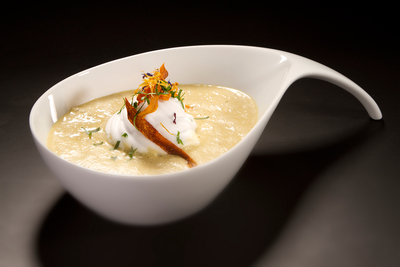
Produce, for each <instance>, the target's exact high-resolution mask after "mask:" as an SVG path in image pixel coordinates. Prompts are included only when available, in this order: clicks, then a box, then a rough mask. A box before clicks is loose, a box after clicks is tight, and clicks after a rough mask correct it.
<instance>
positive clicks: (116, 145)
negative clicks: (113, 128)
mask: <svg viewBox="0 0 400 267" xmlns="http://www.w3.org/2000/svg"><path fill="white" fill-rule="evenodd" d="M119 143H121V141H117V143H116V144H115V146H114V148H111V149H110V150H116V149H117V148H118V147H119Z"/></svg>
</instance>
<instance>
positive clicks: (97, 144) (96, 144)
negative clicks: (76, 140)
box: [93, 141, 104, 146]
mask: <svg viewBox="0 0 400 267" xmlns="http://www.w3.org/2000/svg"><path fill="white" fill-rule="evenodd" d="M103 143H104V142H103V141H101V142H100V143H93V145H94V146H100V145H102V144H103Z"/></svg>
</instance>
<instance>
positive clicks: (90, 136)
mask: <svg viewBox="0 0 400 267" xmlns="http://www.w3.org/2000/svg"><path fill="white" fill-rule="evenodd" d="M81 128H82V129H83V130H84V131H85V133H86V134H87V135H89V138H92V134H93V133H96V132H98V131H100V127H98V128H96V129H94V130H87V129H86V128H84V127H81Z"/></svg>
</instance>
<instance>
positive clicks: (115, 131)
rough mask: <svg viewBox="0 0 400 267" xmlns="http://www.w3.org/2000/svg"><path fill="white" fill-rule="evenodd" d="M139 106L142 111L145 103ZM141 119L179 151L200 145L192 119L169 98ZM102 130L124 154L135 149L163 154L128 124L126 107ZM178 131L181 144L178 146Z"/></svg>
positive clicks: (178, 104) (177, 103)
mask: <svg viewBox="0 0 400 267" xmlns="http://www.w3.org/2000/svg"><path fill="white" fill-rule="evenodd" d="M143 105H144V106H143V107H142V110H144V109H145V108H146V107H147V103H146V101H145V102H144V103H143ZM139 108H140V106H139V107H138V109H139ZM145 119H146V120H147V121H148V122H149V123H150V124H151V125H152V126H153V127H154V128H155V129H156V130H157V131H158V132H159V133H160V134H161V135H163V136H164V137H165V138H167V139H168V140H169V141H171V142H172V143H173V144H175V145H176V146H178V147H180V148H183V147H186V146H189V145H198V144H199V142H200V141H199V137H198V136H197V134H196V128H197V124H196V122H195V120H194V118H193V116H192V115H190V114H187V113H186V112H185V110H184V109H183V107H182V103H181V102H180V101H179V100H178V99H176V98H172V97H171V98H170V99H169V100H168V101H163V100H159V101H158V108H157V110H156V111H155V112H153V113H150V114H147V115H146V117H145ZM105 130H106V134H107V141H108V142H109V143H110V144H112V145H115V144H116V143H117V142H118V141H119V142H120V143H119V146H118V147H119V148H121V149H123V150H125V151H130V150H132V149H133V150H135V149H136V151H137V152H140V153H148V152H150V151H154V152H156V153H158V154H166V152H165V151H164V150H162V149H161V148H160V147H159V146H157V145H156V144H155V143H153V142H152V141H150V140H149V139H147V137H145V136H144V135H143V134H142V133H141V132H139V131H138V130H137V129H136V127H135V126H134V125H132V123H131V122H130V121H129V119H128V115H127V110H126V108H123V109H122V111H121V112H118V113H116V114H114V115H113V116H112V117H111V118H110V119H109V120H108V122H107V125H106V129H105ZM178 132H179V139H180V140H181V141H182V143H183V145H182V144H179V143H178Z"/></svg>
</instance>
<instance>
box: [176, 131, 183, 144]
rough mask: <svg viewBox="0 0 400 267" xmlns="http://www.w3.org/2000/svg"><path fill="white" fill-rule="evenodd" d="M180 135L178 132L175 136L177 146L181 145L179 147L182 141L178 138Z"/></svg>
mask: <svg viewBox="0 0 400 267" xmlns="http://www.w3.org/2000/svg"><path fill="white" fill-rule="evenodd" d="M180 134H181V133H180V132H179V131H178V134H177V135H176V142H178V144H181V145H183V142H182V140H181V138H180V136H179V135H180Z"/></svg>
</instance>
